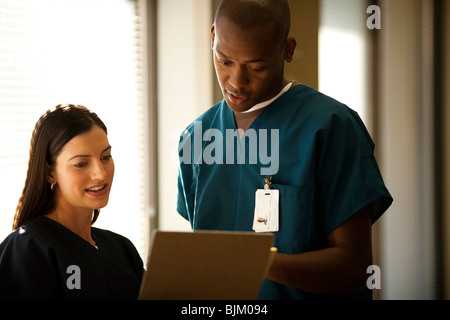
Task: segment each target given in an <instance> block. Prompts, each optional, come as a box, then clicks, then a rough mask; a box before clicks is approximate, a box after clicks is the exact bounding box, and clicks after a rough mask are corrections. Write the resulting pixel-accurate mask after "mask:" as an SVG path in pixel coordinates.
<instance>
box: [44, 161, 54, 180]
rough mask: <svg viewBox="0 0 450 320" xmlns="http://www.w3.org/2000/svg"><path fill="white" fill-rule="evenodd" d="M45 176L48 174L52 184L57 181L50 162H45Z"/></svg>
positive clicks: (47, 176)
mask: <svg viewBox="0 0 450 320" xmlns="http://www.w3.org/2000/svg"><path fill="white" fill-rule="evenodd" d="M45 176H46V179H47V182H48V183H50V184H52V183H53V184H55V183H56V181H55V177H54V176H53V169H52V167H51V166H50V165H49V164H48V163H45Z"/></svg>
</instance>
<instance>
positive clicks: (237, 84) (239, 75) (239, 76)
mask: <svg viewBox="0 0 450 320" xmlns="http://www.w3.org/2000/svg"><path fill="white" fill-rule="evenodd" d="M228 82H229V83H230V85H231V86H232V87H233V88H234V89H236V91H240V90H241V89H242V88H244V87H245V86H247V85H248V73H247V68H246V67H245V66H241V65H237V64H236V65H235V66H233V68H232V69H231V73H230V79H229V81H228Z"/></svg>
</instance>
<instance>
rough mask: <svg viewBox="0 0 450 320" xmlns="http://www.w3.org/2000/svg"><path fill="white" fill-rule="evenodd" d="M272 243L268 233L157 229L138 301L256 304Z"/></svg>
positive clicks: (270, 259)
mask: <svg viewBox="0 0 450 320" xmlns="http://www.w3.org/2000/svg"><path fill="white" fill-rule="evenodd" d="M273 240H274V236H273V234H270V233H253V232H236V231H193V232H178V231H160V230H156V231H155V232H154V233H153V234H152V241H151V245H150V249H149V255H148V261H147V269H146V271H145V272H144V276H143V280H142V284H141V289H140V293H139V300H256V299H257V297H258V294H259V289H260V287H261V284H262V282H263V280H264V278H265V275H266V273H267V271H268V269H269V266H270V263H271V262H272V260H273V257H274V255H275V253H276V249H275V248H273V247H272V245H273Z"/></svg>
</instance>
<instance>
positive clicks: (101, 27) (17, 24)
mask: <svg viewBox="0 0 450 320" xmlns="http://www.w3.org/2000/svg"><path fill="white" fill-rule="evenodd" d="M141 31H142V30H141V24H140V19H139V16H138V10H137V4H136V1H130V0H40V1H35V0H0V241H2V240H3V239H4V237H6V236H7V235H8V234H9V233H10V232H11V226H12V221H13V216H14V212H15V208H16V205H17V202H18V200H19V197H20V195H21V192H22V189H23V186H24V182H25V177H26V170H27V164H28V151H29V143H30V138H31V133H32V131H33V128H34V125H35V123H36V121H37V120H38V118H39V117H40V116H41V115H42V114H43V113H44V112H45V111H46V110H48V109H51V108H53V107H54V106H56V105H57V104H60V103H72V104H82V105H85V106H86V107H88V108H89V109H91V110H92V111H94V112H96V113H97V114H98V115H99V116H100V118H101V119H102V120H103V121H104V122H105V124H106V126H107V127H108V133H109V135H108V139H109V142H110V143H111V145H112V147H113V153H112V154H113V158H114V161H115V165H116V170H115V177H114V183H113V186H112V191H111V195H110V201H109V204H108V205H107V207H106V208H104V209H102V210H101V213H100V217H99V219H98V221H97V223H96V225H95V226H96V227H100V228H105V229H109V230H111V231H114V232H117V233H120V234H122V235H124V236H126V237H128V238H129V239H130V240H131V241H133V243H134V244H135V246H136V247H137V249H138V251H139V252H140V254H141V256H142V257H143V258H145V255H146V251H147V248H146V246H147V242H148V230H149V225H148V220H149V219H148V214H147V211H148V209H147V208H146V205H145V192H146V190H148V186H147V185H146V182H145V179H143V176H144V174H145V172H147V166H148V159H147V158H146V154H147V153H146V152H145V150H146V144H147V143H148V140H147V137H146V135H145V132H146V131H145V129H146V126H147V122H146V119H147V117H146V116H145V113H146V110H145V106H144V103H143V99H142V97H143V90H144V88H143V81H142V76H143V75H142V63H143V59H142V57H141V54H142V51H143V50H141V49H142V48H141V46H142V42H141V38H142V37H141Z"/></svg>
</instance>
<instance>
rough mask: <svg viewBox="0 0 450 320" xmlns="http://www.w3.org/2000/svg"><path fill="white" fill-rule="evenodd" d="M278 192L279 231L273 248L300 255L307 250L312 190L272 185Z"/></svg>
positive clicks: (311, 211) (311, 210)
mask: <svg viewBox="0 0 450 320" xmlns="http://www.w3.org/2000/svg"><path fill="white" fill-rule="evenodd" d="M273 189H278V190H280V212H279V231H278V232H275V233H274V234H275V244H274V245H275V247H277V249H278V252H281V253H288V254H293V253H300V252H303V251H306V250H307V249H308V245H309V241H310V236H311V235H310V232H311V230H310V229H311V220H312V214H313V189H312V188H307V187H297V186H288V185H280V184H273Z"/></svg>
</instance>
